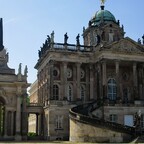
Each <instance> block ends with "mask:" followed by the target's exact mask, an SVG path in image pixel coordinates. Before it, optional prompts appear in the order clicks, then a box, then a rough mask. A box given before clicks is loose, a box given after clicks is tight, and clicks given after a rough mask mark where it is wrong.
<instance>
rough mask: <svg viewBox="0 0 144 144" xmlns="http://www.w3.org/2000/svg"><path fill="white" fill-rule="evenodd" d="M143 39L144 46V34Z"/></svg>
mask: <svg viewBox="0 0 144 144" xmlns="http://www.w3.org/2000/svg"><path fill="white" fill-rule="evenodd" d="M142 39H143V45H144V34H143V36H142Z"/></svg>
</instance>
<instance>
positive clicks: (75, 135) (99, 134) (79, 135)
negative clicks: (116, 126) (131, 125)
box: [70, 118, 131, 142]
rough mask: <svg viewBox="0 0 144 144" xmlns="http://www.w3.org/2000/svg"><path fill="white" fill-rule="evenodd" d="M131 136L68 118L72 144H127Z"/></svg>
mask: <svg viewBox="0 0 144 144" xmlns="http://www.w3.org/2000/svg"><path fill="white" fill-rule="evenodd" d="M130 139H131V135H129V134H126V133H122V132H116V131H112V130H109V129H107V128H103V127H102V128H101V127H95V126H92V125H90V124H86V123H85V122H81V121H78V120H75V119H73V118H70V141H72V142H127V141H129V140H130Z"/></svg>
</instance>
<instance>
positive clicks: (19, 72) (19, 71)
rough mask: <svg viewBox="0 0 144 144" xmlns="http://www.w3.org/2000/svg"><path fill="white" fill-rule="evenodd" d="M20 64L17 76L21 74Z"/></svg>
mask: <svg viewBox="0 0 144 144" xmlns="http://www.w3.org/2000/svg"><path fill="white" fill-rule="evenodd" d="M21 67H22V63H20V64H19V69H18V74H21Z"/></svg>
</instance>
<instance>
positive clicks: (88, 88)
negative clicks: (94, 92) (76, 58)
mask: <svg viewBox="0 0 144 144" xmlns="http://www.w3.org/2000/svg"><path fill="white" fill-rule="evenodd" d="M89 73H90V69H89V66H86V100H90V74H89Z"/></svg>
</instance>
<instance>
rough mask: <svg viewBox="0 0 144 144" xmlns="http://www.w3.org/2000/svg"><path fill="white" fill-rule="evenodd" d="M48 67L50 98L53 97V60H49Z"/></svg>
mask: <svg viewBox="0 0 144 144" xmlns="http://www.w3.org/2000/svg"><path fill="white" fill-rule="evenodd" d="M49 64H50V65H49V69H50V99H53V68H54V61H50V62H49Z"/></svg>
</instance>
